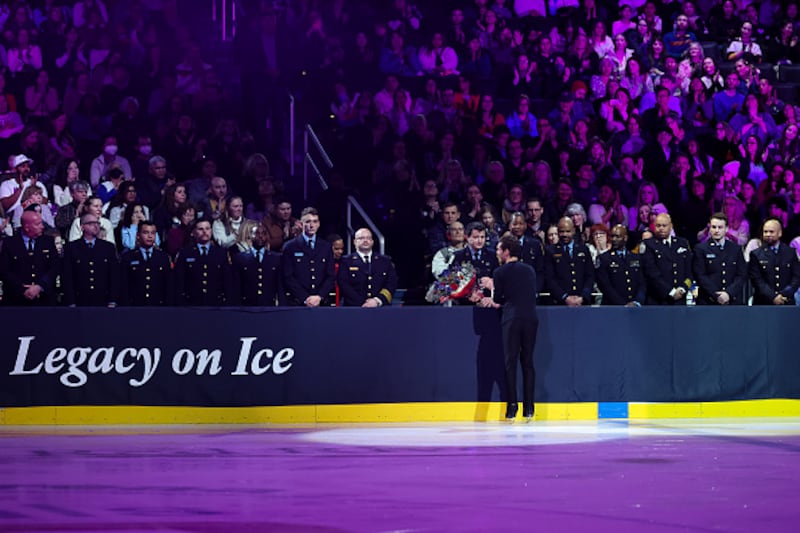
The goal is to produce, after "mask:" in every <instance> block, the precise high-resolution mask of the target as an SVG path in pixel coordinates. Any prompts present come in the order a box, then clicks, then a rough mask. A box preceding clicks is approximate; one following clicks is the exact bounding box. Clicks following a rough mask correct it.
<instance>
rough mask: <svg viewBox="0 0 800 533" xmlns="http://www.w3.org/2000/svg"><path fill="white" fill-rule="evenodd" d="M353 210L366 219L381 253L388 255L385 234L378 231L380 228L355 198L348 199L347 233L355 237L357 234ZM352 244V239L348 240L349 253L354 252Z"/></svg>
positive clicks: (349, 197)
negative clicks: (354, 226)
mask: <svg viewBox="0 0 800 533" xmlns="http://www.w3.org/2000/svg"><path fill="white" fill-rule="evenodd" d="M353 209H355V210H356V211H358V214H359V215H361V218H363V219H364V222H365V223H366V225H367V226H368V227H369V229H370V230H371V231H372V234H373V235H374V236H375V239H376V240H377V241H378V251H379V253H380V254H381V255H386V239H385V238H384V237H383V233H381V232H380V231H379V230H378V226H376V225H375V223H374V222H373V221H372V219H371V218H370V216H369V215H368V214H367V212H366V211H364V208H363V207H361V204H360V203H358V200H356V199H355V198H354V197H353V196H348V197H347V231H348V232H350V234H351V236H353V235H355V232H356V230H355V229H354V228H353ZM352 242H353V241H352V239H347V253H350V252H351V251H352Z"/></svg>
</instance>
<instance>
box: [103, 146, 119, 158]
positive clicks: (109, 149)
mask: <svg viewBox="0 0 800 533" xmlns="http://www.w3.org/2000/svg"><path fill="white" fill-rule="evenodd" d="M105 151H106V154H108V155H117V145H116V144H109V145H108V146H106V150H105Z"/></svg>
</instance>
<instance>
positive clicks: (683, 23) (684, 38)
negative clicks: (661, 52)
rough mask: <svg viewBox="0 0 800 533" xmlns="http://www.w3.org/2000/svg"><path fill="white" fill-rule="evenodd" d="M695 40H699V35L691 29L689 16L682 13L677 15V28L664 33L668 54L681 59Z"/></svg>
mask: <svg viewBox="0 0 800 533" xmlns="http://www.w3.org/2000/svg"><path fill="white" fill-rule="evenodd" d="M693 42H697V37H696V36H695V34H694V33H692V32H690V31H689V17H687V16H686V15H685V14H684V13H681V14H679V15H678V16H677V17H675V29H674V30H673V31H671V32H669V33H666V34H664V47H665V50H666V52H667V55H668V56H670V57H674V58H675V59H680V58H681V57H682V56H683V54H684V52H686V50H687V49H688V48H689V45H690V44H691V43H693Z"/></svg>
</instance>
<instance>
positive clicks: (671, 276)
mask: <svg viewBox="0 0 800 533" xmlns="http://www.w3.org/2000/svg"><path fill="white" fill-rule="evenodd" d="M639 253H640V254H641V255H642V266H643V267H644V278H645V281H646V282H647V304H649V305H685V304H686V293H687V292H688V291H689V289H690V288H691V286H692V250H691V248H690V247H689V241H687V240H686V239H684V238H681V237H676V236H675V235H674V234H673V231H672V218H671V217H670V216H669V215H668V214H667V213H661V214H660V215H658V216H657V217H656V222H655V231H654V233H653V237H651V238H649V239H645V240H643V241H642V244H641V246H640V252H639Z"/></svg>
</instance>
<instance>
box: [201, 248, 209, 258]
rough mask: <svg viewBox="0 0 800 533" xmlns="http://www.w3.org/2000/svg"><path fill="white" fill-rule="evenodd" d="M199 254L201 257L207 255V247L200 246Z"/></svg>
mask: <svg viewBox="0 0 800 533" xmlns="http://www.w3.org/2000/svg"><path fill="white" fill-rule="evenodd" d="M200 255H202V256H203V257H205V256H207V255H208V248H206V247H205V246H201V247H200Z"/></svg>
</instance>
